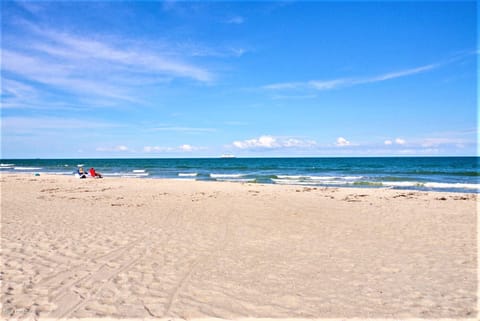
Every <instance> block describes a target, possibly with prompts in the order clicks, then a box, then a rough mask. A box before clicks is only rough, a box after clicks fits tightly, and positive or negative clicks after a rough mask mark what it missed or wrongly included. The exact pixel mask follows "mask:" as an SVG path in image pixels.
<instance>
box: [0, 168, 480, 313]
mask: <svg viewBox="0 0 480 321" xmlns="http://www.w3.org/2000/svg"><path fill="white" fill-rule="evenodd" d="M476 202H477V196H476V195H474V194H460V193H433V192H432V193H427V192H418V191H401V190H388V189H354V188H344V189H338V188H312V187H302V186H300V187H299V186H280V185H260V184H241V183H227V182H197V181H179V180H160V179H158V180H156V179H129V178H116V179H111V178H108V179H91V178H89V179H85V180H80V179H76V178H74V177H67V176H53V175H43V174H42V175H41V176H38V177H35V176H33V175H14V174H3V175H1V257H2V262H1V278H2V305H3V306H2V316H3V318H7V319H8V318H23V317H27V318H38V317H40V318H68V319H70V318H85V317H89V318H100V317H110V318H152V317H165V318H167V317H168V318H169V317H171V318H188V319H192V318H206V317H208V318H211V317H217V318H225V319H234V318H235V319H238V318H248V317H250V318H264V317H265V318H354V317H357V318H397V319H398V318H427V319H431V318H462V319H463V318H472V319H473V318H475V317H476V315H477V311H476V308H477V228H476V226H477V217H476V215H477V214H476V204H477V203H476Z"/></svg>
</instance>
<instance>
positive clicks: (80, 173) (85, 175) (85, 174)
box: [77, 167, 87, 178]
mask: <svg viewBox="0 0 480 321" xmlns="http://www.w3.org/2000/svg"><path fill="white" fill-rule="evenodd" d="M77 174H78V176H79V177H80V178H87V173H85V171H84V170H83V167H80V168H79V169H78V172H77Z"/></svg>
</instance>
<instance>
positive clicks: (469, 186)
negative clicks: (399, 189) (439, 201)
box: [424, 182, 480, 189]
mask: <svg viewBox="0 0 480 321" xmlns="http://www.w3.org/2000/svg"><path fill="white" fill-rule="evenodd" d="M424 186H425V187H431V188H464V189H480V184H468V183H434V182H429V183H425V184H424Z"/></svg>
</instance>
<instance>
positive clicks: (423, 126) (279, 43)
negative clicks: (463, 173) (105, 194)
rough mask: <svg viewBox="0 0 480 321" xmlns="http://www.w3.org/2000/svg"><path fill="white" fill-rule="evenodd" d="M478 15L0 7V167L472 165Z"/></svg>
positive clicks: (101, 5) (255, 6) (364, 5)
mask: <svg viewBox="0 0 480 321" xmlns="http://www.w3.org/2000/svg"><path fill="white" fill-rule="evenodd" d="M477 13H478V11H477V7H476V3H475V2H474V1H470V2H469V1H465V2H461V1H456V2H444V1H442V2H433V1H430V2H429V1H427V2H413V1H408V2H396V1H392V2H388V1H378V2H334V1H328V2H296V1H285V2H226V1H216V2H184V1H166V2H154V1H152V2H148V1H143V2H134V1H130V2H118V1H103V2H97V1H89V2H73V1H65V2H58V1H57V2H45V1H2V13H1V14H2V62H1V69H2V75H1V78H2V86H1V87H2V88H1V89H2V91H1V102H2V109H1V112H2V131H1V134H2V137H1V140H2V149H1V151H2V155H1V156H2V158H4V159H5V158H60V157H65V158H82V157H85V158H86V157H99V158H101V157H208V156H213V157H217V156H219V155H221V154H222V153H227V152H228V153H233V154H235V155H237V156H265V157H267V156H390V155H404V156H407V155H413V156H423V155H439V156H441V155H476V154H477V140H478V127H477V88H478V87H477V80H476V76H477V57H478V47H477V32H476V30H477Z"/></svg>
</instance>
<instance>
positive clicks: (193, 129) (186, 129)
mask: <svg viewBox="0 0 480 321" xmlns="http://www.w3.org/2000/svg"><path fill="white" fill-rule="evenodd" d="M153 130H158V131H172V132H193V133H194V132H215V131H216V129H215V128H202V127H175V126H171V127H156V128H153Z"/></svg>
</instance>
